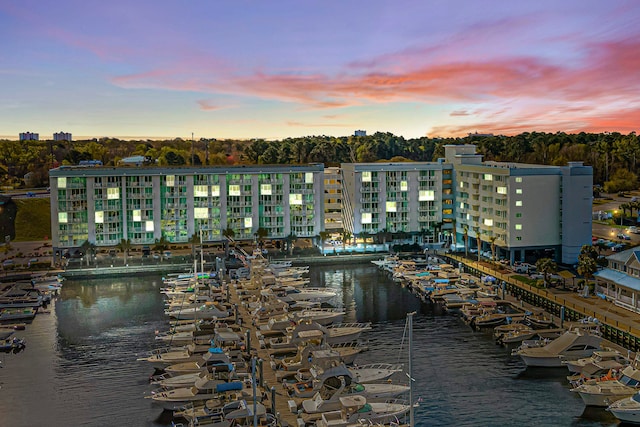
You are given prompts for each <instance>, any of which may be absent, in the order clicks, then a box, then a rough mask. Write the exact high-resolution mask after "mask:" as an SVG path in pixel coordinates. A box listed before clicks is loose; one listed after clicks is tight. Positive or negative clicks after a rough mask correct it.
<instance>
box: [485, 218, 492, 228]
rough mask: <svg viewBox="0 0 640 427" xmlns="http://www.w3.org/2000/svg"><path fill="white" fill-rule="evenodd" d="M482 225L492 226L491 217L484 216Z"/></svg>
mask: <svg viewBox="0 0 640 427" xmlns="http://www.w3.org/2000/svg"><path fill="white" fill-rule="evenodd" d="M484 225H486V226H488V227H493V219H491V218H485V219H484Z"/></svg>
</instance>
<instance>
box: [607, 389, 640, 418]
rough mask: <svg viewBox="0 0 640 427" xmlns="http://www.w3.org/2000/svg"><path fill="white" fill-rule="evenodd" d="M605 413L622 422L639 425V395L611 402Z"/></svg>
mask: <svg viewBox="0 0 640 427" xmlns="http://www.w3.org/2000/svg"><path fill="white" fill-rule="evenodd" d="M607 411H609V412H611V413H612V414H613V415H614V416H615V417H616V418H617V419H619V420H620V421H622V422H625V423H630V424H640V394H638V393H636V394H634V395H633V396H631V397H627V398H625V399H621V400H618V401H616V402H613V403H612V404H611V405H609V407H608V408H607Z"/></svg>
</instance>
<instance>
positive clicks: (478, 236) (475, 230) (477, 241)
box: [473, 225, 482, 262]
mask: <svg viewBox="0 0 640 427" xmlns="http://www.w3.org/2000/svg"><path fill="white" fill-rule="evenodd" d="M473 232H474V233H476V246H477V247H478V262H480V254H481V253H482V239H480V234H481V233H480V227H479V226H477V225H476V226H475V227H473Z"/></svg>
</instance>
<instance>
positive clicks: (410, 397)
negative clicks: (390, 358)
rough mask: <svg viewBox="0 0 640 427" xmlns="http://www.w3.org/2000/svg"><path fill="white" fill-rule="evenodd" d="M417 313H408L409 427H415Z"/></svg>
mask: <svg viewBox="0 0 640 427" xmlns="http://www.w3.org/2000/svg"><path fill="white" fill-rule="evenodd" d="M414 314H416V312H415V311H414V312H411V313H407V321H408V322H409V426H410V427H413V426H414V425H415V421H414V417H413V348H412V347H413V315H414Z"/></svg>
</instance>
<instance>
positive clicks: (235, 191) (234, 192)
mask: <svg viewBox="0 0 640 427" xmlns="http://www.w3.org/2000/svg"><path fill="white" fill-rule="evenodd" d="M229 195H230V196H239V195H240V186H239V185H230V186H229Z"/></svg>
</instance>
